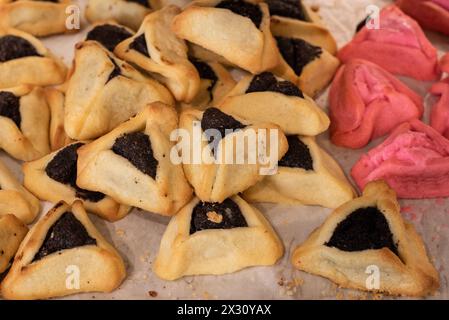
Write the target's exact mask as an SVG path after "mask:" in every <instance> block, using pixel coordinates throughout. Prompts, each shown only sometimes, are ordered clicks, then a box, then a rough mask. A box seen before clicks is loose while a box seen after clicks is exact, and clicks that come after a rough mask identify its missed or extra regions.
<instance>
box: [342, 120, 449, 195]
mask: <svg viewBox="0 0 449 320" xmlns="http://www.w3.org/2000/svg"><path fill="white" fill-rule="evenodd" d="M351 175H352V177H353V178H354V180H355V182H356V183H357V185H358V186H359V187H360V189H363V188H364V186H365V185H366V184H367V183H368V182H370V181H373V180H380V179H382V180H385V181H386V182H387V183H388V184H389V185H390V187H391V188H392V189H394V190H395V191H396V193H397V195H398V197H399V198H411V199H422V198H435V197H447V196H449V185H448V183H447V181H448V176H449V140H447V139H446V138H444V137H443V136H442V135H440V134H439V133H438V132H437V131H435V130H434V129H433V128H431V127H429V126H427V125H426V124H424V123H422V122H421V121H419V120H412V121H410V122H405V123H403V124H401V125H400V126H398V127H397V128H396V129H395V130H394V131H393V132H392V133H391V134H390V136H389V137H388V138H387V139H385V141H384V142H383V143H381V144H380V145H378V146H377V147H375V148H373V149H371V150H370V151H369V152H368V153H367V154H365V155H362V156H361V157H360V159H359V160H358V162H357V163H356V164H355V165H354V167H353V168H352V170H351Z"/></svg>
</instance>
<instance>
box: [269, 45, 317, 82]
mask: <svg viewBox="0 0 449 320" xmlns="http://www.w3.org/2000/svg"><path fill="white" fill-rule="evenodd" d="M275 39H276V42H277V45H278V48H279V51H280V52H281V55H282V57H283V58H284V60H285V61H286V62H287V64H288V65H289V66H290V67H291V68H292V69H293V71H295V73H296V75H298V76H299V75H301V73H302V70H303V68H304V67H305V66H306V65H308V64H309V63H310V62H312V61H313V60H315V59H317V58H319V57H320V56H321V54H322V53H323V50H322V49H321V48H320V47H316V46H313V45H311V44H310V43H308V42H306V41H304V40H302V39H292V38H284V37H275Z"/></svg>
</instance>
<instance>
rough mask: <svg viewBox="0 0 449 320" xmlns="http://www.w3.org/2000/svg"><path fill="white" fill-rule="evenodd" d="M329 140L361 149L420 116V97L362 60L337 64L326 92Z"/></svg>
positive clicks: (379, 68) (372, 64)
mask: <svg viewBox="0 0 449 320" xmlns="http://www.w3.org/2000/svg"><path fill="white" fill-rule="evenodd" d="M329 104H330V109H329V113H330V118H331V126H330V135H331V140H332V142H333V143H335V144H336V145H339V146H344V147H347V148H354V149H356V148H361V147H363V146H365V145H366V144H368V143H369V142H370V141H371V140H372V139H375V138H377V137H380V136H383V135H385V134H387V133H389V132H391V130H393V129H394V128H395V127H396V126H398V125H399V124H401V123H402V122H404V121H408V120H412V119H419V118H421V116H422V114H423V111H424V107H423V102H422V98H421V97H420V96H419V95H418V94H416V93H415V92H414V91H412V90H411V89H410V88H408V87H407V86H406V85H405V84H403V83H402V82H401V81H399V80H398V79H396V78H395V77H394V76H393V75H391V74H390V73H388V72H387V71H386V70H384V69H382V68H381V67H380V66H378V65H375V64H374V63H371V62H369V61H366V60H362V59H354V60H350V61H348V62H347V63H346V64H345V65H343V66H341V68H340V69H339V70H338V72H337V75H336V76H335V79H334V81H333V82H332V86H331V89H330V92H329Z"/></svg>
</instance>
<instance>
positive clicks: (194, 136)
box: [179, 108, 288, 202]
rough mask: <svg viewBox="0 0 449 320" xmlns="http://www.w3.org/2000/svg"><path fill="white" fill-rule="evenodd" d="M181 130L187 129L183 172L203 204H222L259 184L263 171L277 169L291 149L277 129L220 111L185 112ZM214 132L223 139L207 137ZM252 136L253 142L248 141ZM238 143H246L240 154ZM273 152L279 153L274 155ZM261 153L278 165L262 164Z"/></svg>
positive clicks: (183, 154)
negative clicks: (260, 140) (278, 163)
mask: <svg viewBox="0 0 449 320" xmlns="http://www.w3.org/2000/svg"><path fill="white" fill-rule="evenodd" d="M179 127H180V129H181V130H184V131H182V133H184V132H185V133H186V135H185V136H181V138H182V142H181V144H180V145H181V146H182V149H183V150H181V156H182V161H183V168H184V172H185V175H186V177H187V180H188V181H189V182H190V184H191V185H192V186H193V188H194V189H195V194H196V195H197V197H198V198H200V199H201V200H202V201H211V202H221V201H223V200H224V199H226V198H228V197H230V196H232V195H235V194H237V193H239V192H242V191H244V190H246V189H247V188H249V187H250V186H252V185H254V184H256V183H257V182H259V181H260V180H262V179H263V178H264V173H263V172H262V171H263V170H264V169H267V171H268V170H269V169H275V168H273V167H271V168H270V166H269V165H270V164H271V165H274V167H275V166H276V164H277V161H278V160H279V159H280V158H282V156H283V155H284V154H285V152H287V149H288V144H287V139H286V137H285V135H284V133H283V132H282V131H281V130H280V129H279V127H278V126H276V125H274V124H272V123H262V122H253V123H252V122H249V121H248V120H245V119H243V118H239V117H235V116H233V115H229V114H226V113H224V112H222V111H220V110H219V109H217V108H209V109H206V111H200V110H194V109H186V110H184V111H183V112H182V113H181V115H180V120H179ZM213 129H215V130H217V133H219V134H220V137H215V136H214V135H213V134H214V133H213V132H211V133H210V136H208V130H209V131H210V130H213ZM227 130H231V131H233V132H226V131H227ZM271 132H274V133H276V136H272V135H271ZM262 134H265V136H263V137H264V138H266V141H265V144H264V146H265V150H262V149H261V148H260V146H261V144H259V143H258V141H259V135H262ZM251 136H252V137H253V138H254V140H250V139H249V138H246V137H251ZM198 139H199V140H200V141H199V140H198ZM209 139H210V140H211V141H210V143H209ZM272 139H273V140H272ZM238 141H240V142H241V141H243V142H242V143H241V144H240V145H243V144H244V149H243V150H241V149H239V150H238V152H237V146H238V145H239V144H238V143H239V142H238ZM186 146H191V147H186ZM231 147H232V149H230V148H231ZM250 147H251V149H250ZM271 149H273V150H271ZM229 151H231V152H229ZM272 151H273V152H277V153H276V154H272V153H271V152H272ZM185 153H187V154H185ZM260 154H266V159H271V160H273V161H274V162H275V163H269V164H267V163H262V161H261V160H262V159H260V158H259V157H258V155H260ZM239 158H240V160H238V159H239ZM272 158H273V159H272ZM273 161H272V162H273ZM265 174H268V173H265Z"/></svg>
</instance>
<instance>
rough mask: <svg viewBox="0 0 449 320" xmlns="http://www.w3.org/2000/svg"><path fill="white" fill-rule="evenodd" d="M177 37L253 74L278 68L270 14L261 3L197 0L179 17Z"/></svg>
mask: <svg viewBox="0 0 449 320" xmlns="http://www.w3.org/2000/svg"><path fill="white" fill-rule="evenodd" d="M172 29H173V31H174V32H175V34H176V35H177V36H178V37H180V38H182V39H185V40H187V41H189V42H191V43H193V44H195V45H197V46H199V47H201V48H204V49H206V50H207V51H210V52H212V53H213V54H215V55H217V56H218V57H221V58H224V59H225V60H227V61H229V63H231V64H234V65H236V66H238V67H240V68H242V69H244V70H247V71H249V72H251V73H260V72H263V71H266V70H268V69H271V68H273V67H275V66H276V65H277V64H278V62H279V51H278V49H277V48H276V42H275V41H274V38H273V36H272V34H271V31H270V13H269V10H268V6H267V4H266V3H264V2H262V1H258V0H196V1H193V2H192V3H191V4H190V5H189V6H188V7H187V8H186V9H185V10H183V11H182V12H181V13H180V14H179V15H177V16H176V17H175V19H174V20H173V24H172Z"/></svg>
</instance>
